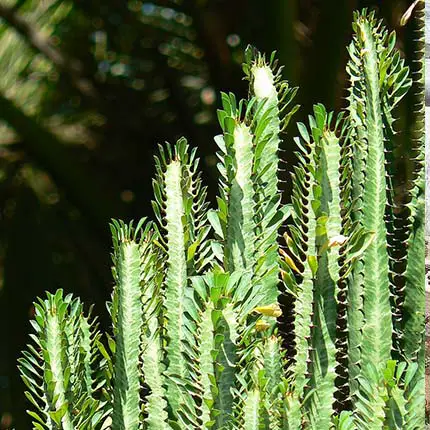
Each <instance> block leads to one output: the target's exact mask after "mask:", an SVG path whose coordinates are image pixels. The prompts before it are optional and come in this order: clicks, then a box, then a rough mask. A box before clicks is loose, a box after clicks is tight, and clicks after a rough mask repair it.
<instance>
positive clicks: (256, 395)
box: [243, 388, 260, 430]
mask: <svg viewBox="0 0 430 430" xmlns="http://www.w3.org/2000/svg"><path fill="white" fill-rule="evenodd" d="M259 410H260V391H259V390H258V388H254V389H253V390H252V391H250V392H248V395H247V398H246V400H245V404H244V412H243V413H244V425H243V428H244V430H259V429H260V426H259V424H260V413H259Z"/></svg>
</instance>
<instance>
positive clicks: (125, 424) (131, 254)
mask: <svg viewBox="0 0 430 430" xmlns="http://www.w3.org/2000/svg"><path fill="white" fill-rule="evenodd" d="M116 233H117V235H118V239H117V245H116V247H115V250H114V265H115V270H116V276H117V279H116V282H117V286H116V293H115V294H116V303H117V304H116V306H117V308H116V324H115V325H114V336H115V343H116V346H115V360H114V362H115V373H114V386H113V412H112V426H113V428H117V429H120V430H138V429H139V428H140V413H141V404H140V384H141V376H142V375H141V366H140V363H139V358H140V349H141V344H140V336H141V333H142V301H141V300H142V294H141V289H140V281H141V252H140V247H139V244H138V243H136V241H135V240H134V238H133V237H130V235H129V234H127V233H128V232H127V231H125V230H124V229H121V228H120V229H117V232H116Z"/></svg>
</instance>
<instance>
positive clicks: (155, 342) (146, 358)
mask: <svg viewBox="0 0 430 430" xmlns="http://www.w3.org/2000/svg"><path fill="white" fill-rule="evenodd" d="M149 246H151V245H149ZM151 248H152V246H151ZM151 250H152V249H151ZM149 256H150V258H151V255H149ZM154 260H155V258H153V259H152V261H151V262H150V263H149V264H148V265H147V266H146V271H145V272H146V273H145V274H146V275H147V279H146V280H144V282H145V285H144V287H143V303H144V305H143V315H144V324H143V335H142V338H143V345H142V347H143V352H142V359H143V360H142V361H143V373H144V379H145V383H146V384H147V385H148V387H149V389H150V391H151V393H150V394H149V395H148V396H147V404H146V413H147V418H146V420H145V421H146V423H147V425H148V426H147V429H148V430H169V429H170V426H169V425H168V414H167V401H166V390H165V377H164V371H165V370H166V369H165V365H164V363H163V356H164V353H163V348H162V338H161V334H160V326H159V320H160V308H161V303H160V302H161V297H160V291H159V287H160V286H159V285H158V282H157V281H159V278H157V275H158V274H156V273H154V272H155V270H157V267H154Z"/></svg>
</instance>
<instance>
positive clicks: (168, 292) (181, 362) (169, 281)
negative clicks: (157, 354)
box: [164, 160, 188, 413]
mask: <svg viewBox="0 0 430 430" xmlns="http://www.w3.org/2000/svg"><path fill="white" fill-rule="evenodd" d="M181 179H182V166H181V163H180V161H178V160H173V161H172V162H170V163H169V164H168V165H167V168H166V172H165V177H164V180H165V193H166V222H167V227H166V228H167V247H168V253H167V274H166V286H165V311H166V334H167V338H168V343H167V346H166V352H167V362H168V364H167V374H168V375H176V376H178V377H180V378H182V379H183V380H188V372H187V361H186V358H185V357H184V341H185V339H186V333H185V330H186V322H187V317H186V315H185V302H184V301H185V291H186V287H187V263H186V253H185V237H184V226H183V217H184V204H183V196H182V187H181ZM166 382H167V396H168V399H169V405H170V407H171V409H172V411H173V413H175V411H178V410H179V406H180V404H181V403H182V401H183V391H182V390H181V389H180V387H179V386H178V384H177V383H176V382H175V381H173V380H172V379H171V378H167V381H166Z"/></svg>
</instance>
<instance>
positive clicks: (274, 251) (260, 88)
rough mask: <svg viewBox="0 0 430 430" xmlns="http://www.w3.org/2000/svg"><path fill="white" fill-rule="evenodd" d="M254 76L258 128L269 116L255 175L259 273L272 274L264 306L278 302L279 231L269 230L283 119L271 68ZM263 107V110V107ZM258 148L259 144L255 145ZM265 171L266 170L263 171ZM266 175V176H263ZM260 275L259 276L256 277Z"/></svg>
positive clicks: (275, 206)
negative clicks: (256, 185)
mask: <svg viewBox="0 0 430 430" xmlns="http://www.w3.org/2000/svg"><path fill="white" fill-rule="evenodd" d="M251 73H252V75H253V83H252V90H253V93H254V94H255V97H256V98H257V100H259V101H260V103H257V106H258V109H257V112H256V118H255V120H256V123H257V128H258V127H259V125H260V122H262V121H266V120H267V117H268V116H269V118H270V120H269V121H268V123H267V125H266V127H265V129H264V132H263V133H261V135H260V136H259V139H260V140H262V141H263V140H266V139H267V143H266V144H265V145H264V149H263V151H262V153H261V156H260V160H259V163H258V167H257V169H256V175H257V176H259V177H260V181H261V183H262V184H263V185H262V186H259V187H257V192H256V200H257V202H258V205H259V210H260V212H261V219H259V220H258V221H259V222H261V225H260V229H261V230H260V233H259V237H258V244H257V247H256V249H257V254H258V257H257V258H262V259H263V264H262V265H261V267H260V269H259V272H260V273H261V274H264V273H265V272H269V273H268V274H266V276H264V277H263V279H262V289H263V290H264V291H265V298H264V299H263V300H264V303H267V304H269V303H275V302H276V301H277V298H278V294H279V292H278V282H279V279H278V274H279V262H278V248H277V247H276V246H275V247H274V246H272V245H273V244H276V241H277V234H278V232H277V230H274V229H269V228H268V224H269V223H270V221H271V220H272V218H273V216H274V215H275V214H276V212H277V211H278V209H279V202H280V197H279V191H278V165H279V157H278V151H279V144H280V139H279V133H280V119H279V108H278V93H277V90H276V87H275V83H274V76H273V72H272V70H271V68H270V67H269V66H268V65H266V64H261V65H260V64H258V62H257V64H255V65H254V66H253V67H252V69H251ZM263 102H264V107H263V108H261V107H260V106H261V103H263ZM256 144H258V142H256ZM264 169H267V170H265V171H264ZM263 171H264V172H263ZM257 275H258V273H257Z"/></svg>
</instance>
